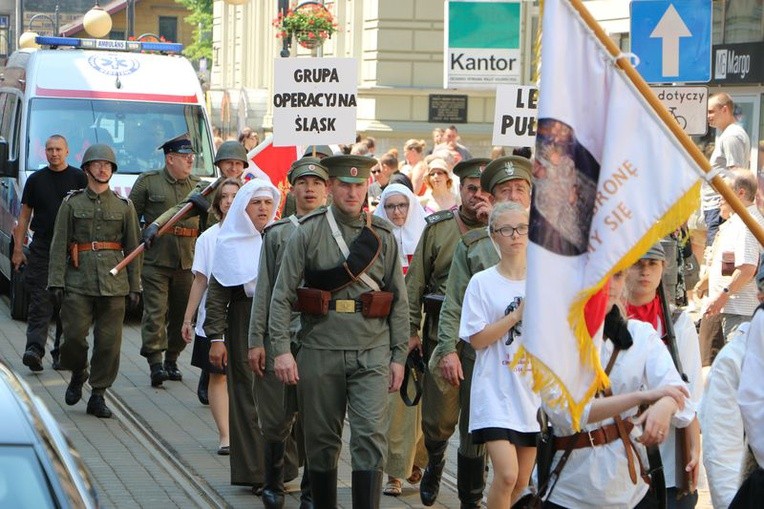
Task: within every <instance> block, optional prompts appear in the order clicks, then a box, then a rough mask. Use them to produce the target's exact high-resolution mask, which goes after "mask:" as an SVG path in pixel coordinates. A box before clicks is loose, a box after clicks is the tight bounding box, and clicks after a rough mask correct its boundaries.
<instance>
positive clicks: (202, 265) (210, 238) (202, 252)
mask: <svg viewBox="0 0 764 509" xmlns="http://www.w3.org/2000/svg"><path fill="white" fill-rule="evenodd" d="M219 233H220V223H216V224H214V225H212V226H210V227H209V228H207V229H206V230H204V232H202V234H201V235H199V238H198V239H196V247H195V248H194V263H193V264H192V265H191V272H193V273H194V275H196V274H201V275H202V276H205V277H206V278H207V281H208V282H209V279H210V275H211V274H212V259H213V255H214V254H215V244H216V243H217V240H218V234H219ZM206 303H207V290H204V294H203V295H202V300H201V301H200V302H199V309H198V311H197V313H196V328H195V329H194V332H195V333H196V335H197V336H200V337H203V338H206V337H207V336H206V335H205V334H204V319H205V316H206V313H205V304H206Z"/></svg>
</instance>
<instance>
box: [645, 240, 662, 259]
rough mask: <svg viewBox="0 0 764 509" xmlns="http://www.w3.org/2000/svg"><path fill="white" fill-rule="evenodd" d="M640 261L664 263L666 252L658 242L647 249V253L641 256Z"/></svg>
mask: <svg viewBox="0 0 764 509" xmlns="http://www.w3.org/2000/svg"><path fill="white" fill-rule="evenodd" d="M640 260H663V261H666V250H665V249H663V245H662V244H661V243H660V242H658V243H657V244H655V245H653V246H652V247H651V248H650V249H648V250H647V252H646V253H645V254H643V255H642V257H641V258H640Z"/></svg>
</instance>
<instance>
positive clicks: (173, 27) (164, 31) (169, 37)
mask: <svg viewBox="0 0 764 509" xmlns="http://www.w3.org/2000/svg"><path fill="white" fill-rule="evenodd" d="M159 36H160V37H164V38H165V40H166V41H168V42H178V18H177V17H175V16H159Z"/></svg>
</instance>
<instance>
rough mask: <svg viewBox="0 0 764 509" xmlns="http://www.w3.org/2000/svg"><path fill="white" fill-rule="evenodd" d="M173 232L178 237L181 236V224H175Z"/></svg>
mask: <svg viewBox="0 0 764 509" xmlns="http://www.w3.org/2000/svg"><path fill="white" fill-rule="evenodd" d="M172 234H173V235H175V236H176V237H179V236H180V226H173V227H172Z"/></svg>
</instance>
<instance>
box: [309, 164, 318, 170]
mask: <svg viewBox="0 0 764 509" xmlns="http://www.w3.org/2000/svg"><path fill="white" fill-rule="evenodd" d="M308 169H309V170H311V171H314V170H315V169H316V165H315V164H309V165H308Z"/></svg>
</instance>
